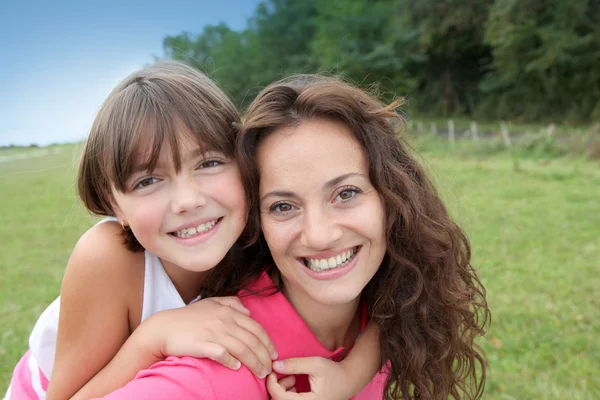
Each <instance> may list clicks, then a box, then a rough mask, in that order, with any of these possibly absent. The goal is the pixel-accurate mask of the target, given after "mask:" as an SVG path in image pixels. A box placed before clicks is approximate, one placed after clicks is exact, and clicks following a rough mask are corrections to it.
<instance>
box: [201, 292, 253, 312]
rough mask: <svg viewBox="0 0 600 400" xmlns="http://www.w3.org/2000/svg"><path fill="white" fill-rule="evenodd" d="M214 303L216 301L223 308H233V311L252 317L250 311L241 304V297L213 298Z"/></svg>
mask: <svg viewBox="0 0 600 400" xmlns="http://www.w3.org/2000/svg"><path fill="white" fill-rule="evenodd" d="M210 299H211V300H212V301H215V302H217V303H219V304H221V305H222V306H226V307H231V308H232V309H234V310H236V311H239V312H241V313H242V314H244V315H247V316H250V310H248V309H247V308H246V307H245V306H244V305H243V304H242V302H241V300H240V299H239V297H235V296H229V297H211V298H210Z"/></svg>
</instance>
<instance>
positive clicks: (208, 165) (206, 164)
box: [198, 160, 223, 169]
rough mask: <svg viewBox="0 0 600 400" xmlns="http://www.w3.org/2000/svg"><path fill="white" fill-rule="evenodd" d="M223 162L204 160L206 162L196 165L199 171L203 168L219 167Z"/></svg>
mask: <svg viewBox="0 0 600 400" xmlns="http://www.w3.org/2000/svg"><path fill="white" fill-rule="evenodd" d="M222 164H223V161H221V160H206V161H202V162H201V163H200V165H198V168H199V169H204V168H214V167H218V166H219V165H222Z"/></svg>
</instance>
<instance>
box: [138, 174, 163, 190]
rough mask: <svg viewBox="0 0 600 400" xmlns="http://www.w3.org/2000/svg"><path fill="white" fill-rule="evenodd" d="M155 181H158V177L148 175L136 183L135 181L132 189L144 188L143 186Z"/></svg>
mask: <svg viewBox="0 0 600 400" xmlns="http://www.w3.org/2000/svg"><path fill="white" fill-rule="evenodd" d="M156 182H158V179H156V178H153V177H151V176H149V177H148V178H144V179H142V180H141V181H139V182H138V183H136V185H135V186H134V187H133V188H134V189H141V188H145V187H148V186H150V185H153V184H155V183H156Z"/></svg>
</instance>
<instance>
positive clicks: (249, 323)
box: [235, 316, 279, 365]
mask: <svg viewBox="0 0 600 400" xmlns="http://www.w3.org/2000/svg"><path fill="white" fill-rule="evenodd" d="M235 322H236V324H238V325H239V326H240V327H242V328H243V329H245V330H247V331H248V332H251V333H252V334H253V335H254V336H255V337H257V338H258V339H259V340H260V342H261V344H262V347H264V348H265V349H266V351H267V353H268V355H269V358H270V360H269V365H270V361H272V360H276V359H277V357H278V356H279V355H278V354H277V350H276V349H275V345H274V344H273V342H272V341H271V338H270V337H269V335H267V331H265V328H263V327H262V325H261V324H259V323H258V322H256V321H255V320H253V319H252V318H250V317H246V318H244V317H242V316H238V317H237V318H235Z"/></svg>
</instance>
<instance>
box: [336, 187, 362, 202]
mask: <svg viewBox="0 0 600 400" xmlns="http://www.w3.org/2000/svg"><path fill="white" fill-rule="evenodd" d="M360 192H361V191H360V189H358V188H347V189H344V190H342V191H341V192H339V193H338V195H337V196H336V200H340V201H347V200H350V199H352V198H354V197H355V196H356V195H357V194H359V193H360Z"/></svg>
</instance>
